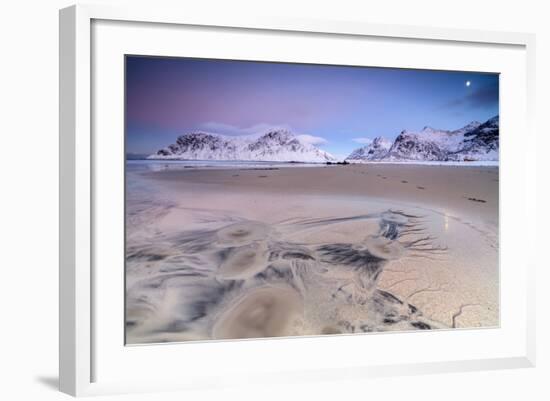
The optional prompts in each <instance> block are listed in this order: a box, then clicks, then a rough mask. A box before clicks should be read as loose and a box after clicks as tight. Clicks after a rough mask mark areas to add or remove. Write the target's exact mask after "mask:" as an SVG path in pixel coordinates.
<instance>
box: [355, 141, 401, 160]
mask: <svg viewBox="0 0 550 401" xmlns="http://www.w3.org/2000/svg"><path fill="white" fill-rule="evenodd" d="M391 145H392V141H390V140H389V139H386V138H383V137H381V136H379V137H376V138H374V140H373V141H372V142H371V143H369V144H368V145H365V146H363V147H360V148H359V149H355V150H354V151H353V152H352V153H351V154H350V155H349V156H348V157H347V158H346V160H348V161H363V160H365V161H374V160H381V159H383V158H384V156H386V154H387V153H388V150H390V148H391Z"/></svg>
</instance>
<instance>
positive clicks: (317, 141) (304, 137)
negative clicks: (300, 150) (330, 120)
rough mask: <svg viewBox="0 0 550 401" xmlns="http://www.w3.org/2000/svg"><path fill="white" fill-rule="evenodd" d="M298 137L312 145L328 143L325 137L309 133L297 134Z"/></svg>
mask: <svg viewBox="0 0 550 401" xmlns="http://www.w3.org/2000/svg"><path fill="white" fill-rule="evenodd" d="M296 138H298V139H299V140H300V141H301V142H304V143H309V144H310V145H325V144H327V143H328V141H327V140H326V139H325V138H321V137H320V136H313V135H308V134H301V135H297V136H296Z"/></svg>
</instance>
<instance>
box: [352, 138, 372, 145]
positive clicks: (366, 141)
mask: <svg viewBox="0 0 550 401" xmlns="http://www.w3.org/2000/svg"><path fill="white" fill-rule="evenodd" d="M352 141H353V142H357V143H360V144H363V145H370V144H371V143H372V139H370V138H353V139H352Z"/></svg>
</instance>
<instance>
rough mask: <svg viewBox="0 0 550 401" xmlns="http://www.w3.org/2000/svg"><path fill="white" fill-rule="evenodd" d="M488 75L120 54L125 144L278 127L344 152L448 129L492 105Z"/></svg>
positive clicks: (135, 147) (494, 78)
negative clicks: (195, 133) (427, 130)
mask: <svg viewBox="0 0 550 401" xmlns="http://www.w3.org/2000/svg"><path fill="white" fill-rule="evenodd" d="M498 98H499V89H498V74H488V73H472V72H454V71H432V70H411V69H395V68H369V67H354V66H332V65H316V64H290V63H267V62H253V61H232V60H213V59H192V58H165V57H143V56H127V57H126V151H127V153H129V154H151V153H154V152H156V151H157V150H159V149H161V148H163V147H166V146H167V145H169V144H171V143H174V142H175V140H176V138H177V137H178V136H179V135H182V134H185V133H188V132H191V131H205V132H212V133H219V134H224V135H248V134H257V133H261V132H264V131H265V132H267V131H268V130H269V129H271V128H285V129H288V130H290V131H292V132H293V133H295V134H296V135H301V139H302V140H304V141H307V142H309V143H312V144H314V145H315V146H318V147H319V148H321V149H323V150H326V151H327V152H329V153H331V154H333V155H334V156H336V157H339V158H344V157H345V156H347V155H349V154H350V153H351V152H352V151H353V150H354V149H357V148H359V147H361V146H364V145H365V144H368V143H369V142H370V141H372V139H374V138H375V137H377V136H383V137H386V138H388V139H394V138H395V137H396V136H397V135H398V134H399V133H400V132H401V131H402V130H404V129H407V130H410V131H419V130H421V129H422V128H423V127H425V126H431V127H434V128H440V129H447V130H454V129H458V128H461V127H463V126H465V125H466V124H468V123H469V122H471V121H480V122H484V121H486V120H488V119H489V118H491V117H494V116H495V115H497V114H498V110H499V102H498Z"/></svg>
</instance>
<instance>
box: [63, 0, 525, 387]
mask: <svg viewBox="0 0 550 401" xmlns="http://www.w3.org/2000/svg"><path fill="white" fill-rule="evenodd" d="M533 60H534V37H533V36H532V35H528V34H517V33H514V34H512V33H500V32H478V31H463V30H449V29H435V28H422V27H408V26H407V27H404V26H380V25H371V24H366V23H365V24H363V23H357V22H353V23H352V22H334V21H301V20H300V21H295V20H277V19H257V18H255V19H251V20H241V21H235V20H229V19H227V20H216V19H215V18H212V17H206V16H199V15H195V16H193V15H185V14H179V13H178V12H171V13H167V12H161V11H159V10H153V9H138V8H136V9H112V8H108V7H104V6H73V7H70V8H67V9H64V10H61V12H60V78H61V79H60V137H61V140H60V182H61V191H60V203H61V221H60V244H61V245H60V250H61V253H60V255H61V256H60V388H61V390H62V391H64V392H67V393H69V394H72V395H90V394H106V393H118V392H124V393H125V392H137V391H165V390H172V389H173V390H176V389H178V390H185V389H200V388H212V387H223V386H227V385H232V386H234V385H246V383H248V382H250V381H254V382H255V383H260V384H263V385H269V384H271V383H281V382H286V383H290V382H293V381H315V380H331V379H342V378H353V379H356V380H361V379H364V378H367V377H372V376H380V375H401V374H411V373H415V374H418V373H424V372H425V373H430V372H439V371H465V370H481V369H501V368H511V367H529V366H533V365H534V361H535V341H534V295H533V291H534V284H533V281H534V278H533V271H534V263H535V260H534V258H533V256H532V255H533V252H530V248H531V246H532V245H531V244H530V240H529V237H528V233H529V232H533V229H532V225H533V224H534V221H535V217H536V210H535V208H534V185H535V184H534V178H533V177H534V171H535V167H534V166H535V158H534V154H533V150H532V149H531V147H529V146H525V144H526V143H532V142H533V141H534V132H533V131H532V127H531V122H532V112H533V109H534V107H533V97H534V95H533V88H534V82H535V81H534V70H533V69H534V62H533Z"/></svg>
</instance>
